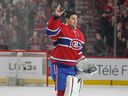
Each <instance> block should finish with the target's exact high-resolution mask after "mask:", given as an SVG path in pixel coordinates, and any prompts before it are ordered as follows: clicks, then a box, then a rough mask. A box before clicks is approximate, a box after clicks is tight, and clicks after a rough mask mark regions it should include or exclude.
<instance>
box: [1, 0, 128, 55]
mask: <svg viewBox="0 0 128 96" xmlns="http://www.w3.org/2000/svg"><path fill="white" fill-rule="evenodd" d="M114 1H115V0H95V5H96V7H97V14H100V25H101V26H100V27H101V29H100V30H97V33H96V42H95V45H94V51H95V53H96V54H97V55H98V56H113V52H114V31H115V30H114V26H115V9H116V13H117V16H116V21H117V22H116V25H117V27H116V31H117V32H116V37H117V40H116V54H117V56H119V57H120V56H127V55H128V0H117V4H116V6H115V5H114ZM58 3H60V4H61V5H62V6H65V8H66V9H69V8H71V9H74V10H75V7H76V6H75V0H0V49H1V50H3V49H5V50H15V49H23V50H52V48H53V45H52V41H51V40H50V39H49V38H48V37H47V35H46V34H45V27H46V24H47V20H48V19H49V18H50V16H51V15H52V12H53V10H54V8H55V6H56V5H57V4H58ZM81 30H82V29H81Z"/></svg>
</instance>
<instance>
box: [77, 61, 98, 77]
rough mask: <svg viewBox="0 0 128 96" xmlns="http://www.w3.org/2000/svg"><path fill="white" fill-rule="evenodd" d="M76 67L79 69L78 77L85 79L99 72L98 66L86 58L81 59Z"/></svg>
mask: <svg viewBox="0 0 128 96" xmlns="http://www.w3.org/2000/svg"><path fill="white" fill-rule="evenodd" d="M76 68H77V70H78V75H77V78H78V79H84V77H87V76H91V75H93V74H94V73H96V72H97V67H96V65H95V64H93V63H90V62H88V61H87V60H86V59H82V60H80V61H79V62H78V63H77V65H76Z"/></svg>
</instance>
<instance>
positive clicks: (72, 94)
mask: <svg viewBox="0 0 128 96" xmlns="http://www.w3.org/2000/svg"><path fill="white" fill-rule="evenodd" d="M81 86H82V80H78V79H77V78H76V77H75V76H70V75H69V76H67V79H66V88H65V93H64V96H79V92H80V90H81Z"/></svg>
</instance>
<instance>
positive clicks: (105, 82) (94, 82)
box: [49, 79, 128, 86]
mask: <svg viewBox="0 0 128 96" xmlns="http://www.w3.org/2000/svg"><path fill="white" fill-rule="evenodd" d="M83 84H84V85H115V86H116V85H123V86H128V80H84V81H83ZM49 85H54V81H53V80H52V79H50V80H49Z"/></svg>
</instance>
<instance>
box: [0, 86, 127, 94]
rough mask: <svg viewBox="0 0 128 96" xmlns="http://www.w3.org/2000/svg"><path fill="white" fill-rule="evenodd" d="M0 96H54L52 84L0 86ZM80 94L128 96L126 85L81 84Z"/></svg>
mask: <svg viewBox="0 0 128 96" xmlns="http://www.w3.org/2000/svg"><path fill="white" fill-rule="evenodd" d="M0 96H56V92H55V90H54V87H53V86H49V87H43V86H0ZM80 96H128V86H83V87H82V90H81V93H80Z"/></svg>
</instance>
